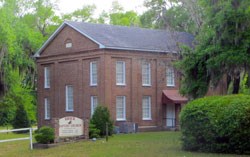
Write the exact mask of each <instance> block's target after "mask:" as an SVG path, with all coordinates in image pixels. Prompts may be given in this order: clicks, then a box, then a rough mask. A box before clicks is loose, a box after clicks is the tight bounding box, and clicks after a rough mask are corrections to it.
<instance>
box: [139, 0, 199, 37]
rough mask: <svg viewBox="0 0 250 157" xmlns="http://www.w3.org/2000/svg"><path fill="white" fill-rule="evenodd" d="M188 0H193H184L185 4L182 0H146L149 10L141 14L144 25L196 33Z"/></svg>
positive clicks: (145, 3) (145, 4)
mask: <svg viewBox="0 0 250 157" xmlns="http://www.w3.org/2000/svg"><path fill="white" fill-rule="evenodd" d="M187 1H192V0H186V1H184V2H185V5H184V2H182V1H181V0H146V1H145V2H144V6H145V7H147V8H148V10H147V11H146V12H144V13H143V14H142V15H141V16H140V21H141V23H142V27H146V28H157V29H167V30H171V31H185V32H190V33H195V30H196V25H195V22H194V21H193V20H192V19H191V16H190V13H189V10H190V8H188V7H187V6H188V5H186V3H187ZM188 4H189V3H188Z"/></svg>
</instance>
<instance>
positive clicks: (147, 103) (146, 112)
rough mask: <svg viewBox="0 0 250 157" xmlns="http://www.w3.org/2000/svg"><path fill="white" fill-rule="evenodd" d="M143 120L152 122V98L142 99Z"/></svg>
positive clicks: (144, 97) (145, 97)
mask: <svg viewBox="0 0 250 157" xmlns="http://www.w3.org/2000/svg"><path fill="white" fill-rule="evenodd" d="M142 119H143V120H151V97H150V96H143V98H142Z"/></svg>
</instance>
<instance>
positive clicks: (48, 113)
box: [44, 98, 50, 120]
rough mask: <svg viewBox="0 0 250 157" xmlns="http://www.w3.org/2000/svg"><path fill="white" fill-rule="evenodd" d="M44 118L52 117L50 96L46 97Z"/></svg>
mask: <svg viewBox="0 0 250 157" xmlns="http://www.w3.org/2000/svg"><path fill="white" fill-rule="evenodd" d="M44 118H45V119H46V120H48V119H50V101H49V99H48V98H45V99H44Z"/></svg>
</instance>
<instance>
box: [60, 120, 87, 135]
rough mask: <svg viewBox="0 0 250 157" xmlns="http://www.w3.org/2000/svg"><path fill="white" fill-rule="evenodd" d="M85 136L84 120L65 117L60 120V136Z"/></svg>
mask: <svg viewBox="0 0 250 157" xmlns="http://www.w3.org/2000/svg"><path fill="white" fill-rule="evenodd" d="M81 135H83V120H82V119H80V118H77V117H64V118H61V119H59V136H60V137H70V136H81Z"/></svg>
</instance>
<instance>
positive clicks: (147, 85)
mask: <svg viewBox="0 0 250 157" xmlns="http://www.w3.org/2000/svg"><path fill="white" fill-rule="evenodd" d="M142 87H151V84H143V85H142Z"/></svg>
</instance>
